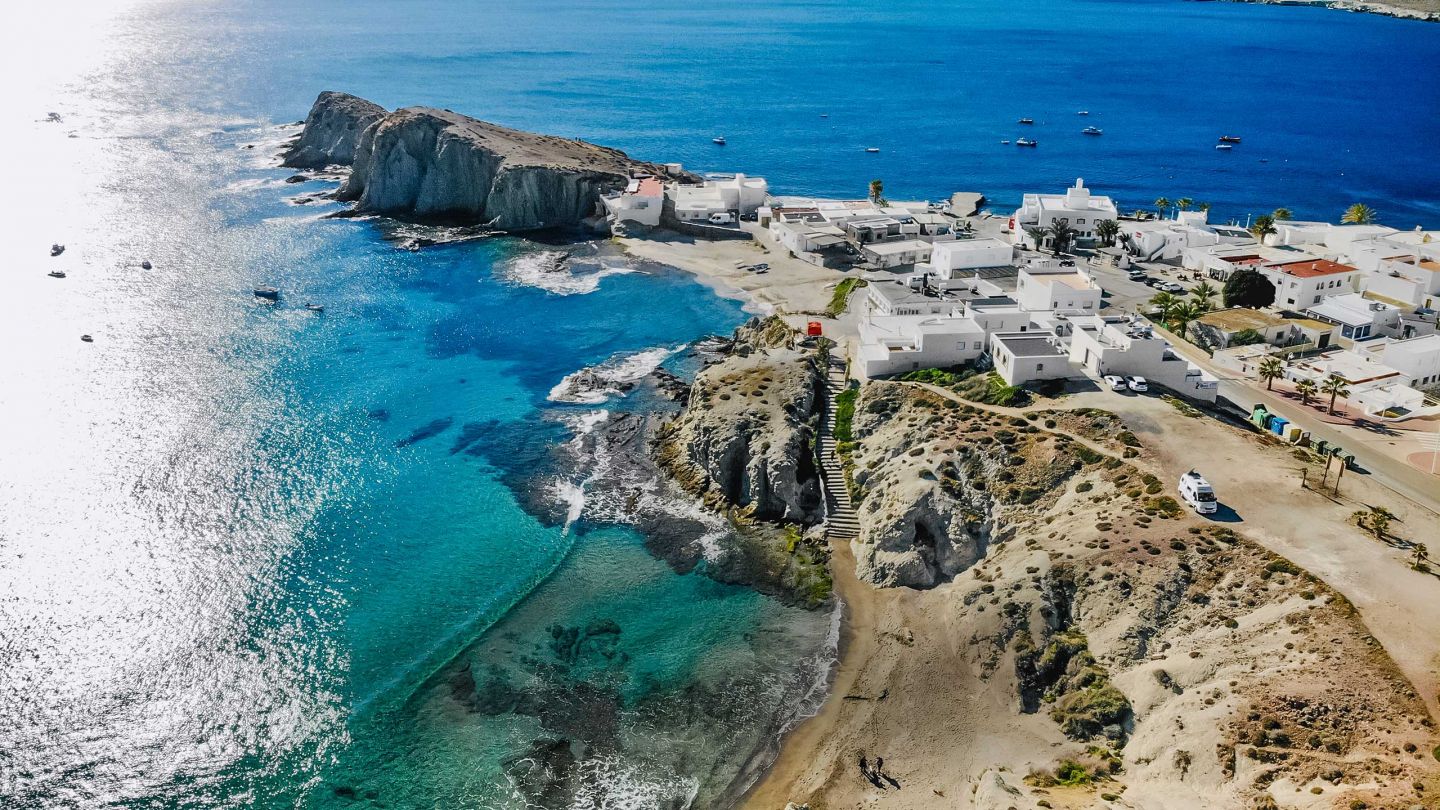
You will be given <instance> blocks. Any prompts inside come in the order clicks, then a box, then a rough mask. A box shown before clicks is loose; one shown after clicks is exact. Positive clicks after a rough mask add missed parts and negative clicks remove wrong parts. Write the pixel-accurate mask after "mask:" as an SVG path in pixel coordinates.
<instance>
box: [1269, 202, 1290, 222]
mask: <svg viewBox="0 0 1440 810" xmlns="http://www.w3.org/2000/svg"><path fill="white" fill-rule="evenodd" d="M1270 216H1271V218H1272V219H1274V220H1275V221H1276V222H1288V221H1290V220H1292V219H1294V218H1295V214H1294V212H1292V211H1291V210H1290V209H1289V208H1286V207H1285V206H1283V205H1282V206H1280V207H1279V208H1276V209H1275V210H1274V211H1272V212H1271V214H1270Z"/></svg>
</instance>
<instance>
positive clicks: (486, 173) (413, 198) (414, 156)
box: [336, 107, 664, 231]
mask: <svg viewBox="0 0 1440 810" xmlns="http://www.w3.org/2000/svg"><path fill="white" fill-rule="evenodd" d="M663 171H664V169H663V167H661V166H657V165H655V164H651V163H644V162H641V161H637V160H631V159H630V158H629V157H627V156H626V155H625V153H624V152H620V151H618V150H615V149H608V148H606V147H602V146H596V145H594V144H590V143H585V142H584V141H575V140H569V139H566V138H556V137H552V136H548V135H536V134H533V133H529V132H521V131H519V130H513V129H508V128H506V127H501V126H497V125H495V124H490V123H486V122H484V121H477V120H475V119H473V118H469V117H466V116H463V115H459V114H457V113H453V112H450V111H448V110H437V109H433V108H429V107H409V108H405V109H401V110H396V111H395V112H393V113H390V114H388V115H386V116H384V117H383V118H380V119H379V120H377V121H375V122H374V123H372V124H371V125H370V126H369V128H367V129H366V130H365V131H364V133H363V134H362V135H361V136H360V138H359V141H358V143H357V144H356V147H355V156H354V163H353V166H352V169H351V174H350V177H349V178H348V179H347V180H346V181H345V183H344V185H342V186H341V187H340V190H339V192H338V193H337V194H336V196H337V198H338V199H341V200H354V201H355V202H356V203H357V205H356V210H357V212H369V213H377V214H384V215H387V216H391V217H395V218H398V219H409V220H416V221H428V222H443V223H450V224H461V225H484V226H486V227H490V228H494V229H496V230H504V231H528V230H537V229H541V228H552V227H565V226H571V225H576V224H579V223H580V222H581V221H582V220H584V219H586V218H588V217H591V216H593V215H595V214H596V213H597V210H598V205H599V200H600V195H601V194H602V193H604V192H607V191H611V190H614V189H617V188H620V187H622V186H623V185H624V184H625V182H626V181H627V180H628V178H629V177H631V176H632V175H636V174H659V173H663Z"/></svg>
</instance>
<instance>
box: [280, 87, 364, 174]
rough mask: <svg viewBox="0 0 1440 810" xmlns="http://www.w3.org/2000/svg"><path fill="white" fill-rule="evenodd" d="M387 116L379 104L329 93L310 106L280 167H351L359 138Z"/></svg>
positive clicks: (322, 95) (342, 94)
mask: <svg viewBox="0 0 1440 810" xmlns="http://www.w3.org/2000/svg"><path fill="white" fill-rule="evenodd" d="M385 114H386V111H385V108H384V107H381V106H380V105H379V104H376V103H374V102H371V101H366V100H365V99H363V98H360V97H359V96H352V95H350V94H349V93H337V92H335V91H333V90H326V91H324V92H323V93H321V94H320V96H319V98H316V99H315V103H314V104H313V105H311V107H310V114H309V115H307V116H305V123H304V125H303V127H302V128H301V130H300V135H299V136H298V137H297V138H295V140H294V141H292V142H291V143H290V145H289V147H288V148H286V150H285V151H284V152H283V153H282V154H281V156H280V164H281V165H282V166H289V167H291V168H295V169H323V168H325V167H326V166H349V165H350V164H351V163H354V162H355V147H356V146H357V145H358V144H359V143H360V136H361V135H362V134H363V133H364V132H365V130H366V129H368V128H369V127H370V125H371V124H373V123H375V122H376V121H379V120H380V119H381V118H384V117H385Z"/></svg>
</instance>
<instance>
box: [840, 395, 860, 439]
mask: <svg viewBox="0 0 1440 810" xmlns="http://www.w3.org/2000/svg"><path fill="white" fill-rule="evenodd" d="M859 395H860V389H858V388H847V389H845V390H844V391H841V392H840V393H839V394H836V395H835V441H837V442H853V441H855V433H854V430H855V428H854V425H855V398H856V397H858V396H859Z"/></svg>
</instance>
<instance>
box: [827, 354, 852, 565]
mask: <svg viewBox="0 0 1440 810" xmlns="http://www.w3.org/2000/svg"><path fill="white" fill-rule="evenodd" d="M847 382H848V380H847V379H846V374H845V364H844V362H843V361H836V360H831V362H830V367H829V369H827V370H826V375H825V387H826V396H825V421H824V423H823V424H822V425H821V426H820V474H821V475H822V476H824V478H825V491H826V494H827V495H828V496H829V501H828V503H827V504H826V509H827V511H826V517H825V538H826V539H827V540H830V539H836V540H853V539H854V538H856V537H858V536H859V535H860V521H859V520H858V519H857V518H856V516H855V506H854V505H853V504H851V503H850V490H849V489H847V488H846V487H845V472H844V470H843V469H841V467H840V456H839V455H838V454H837V453H836V452H835V397H836V396H838V395H839V394H840V392H842V391H844V390H845V386H846V383H847Z"/></svg>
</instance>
